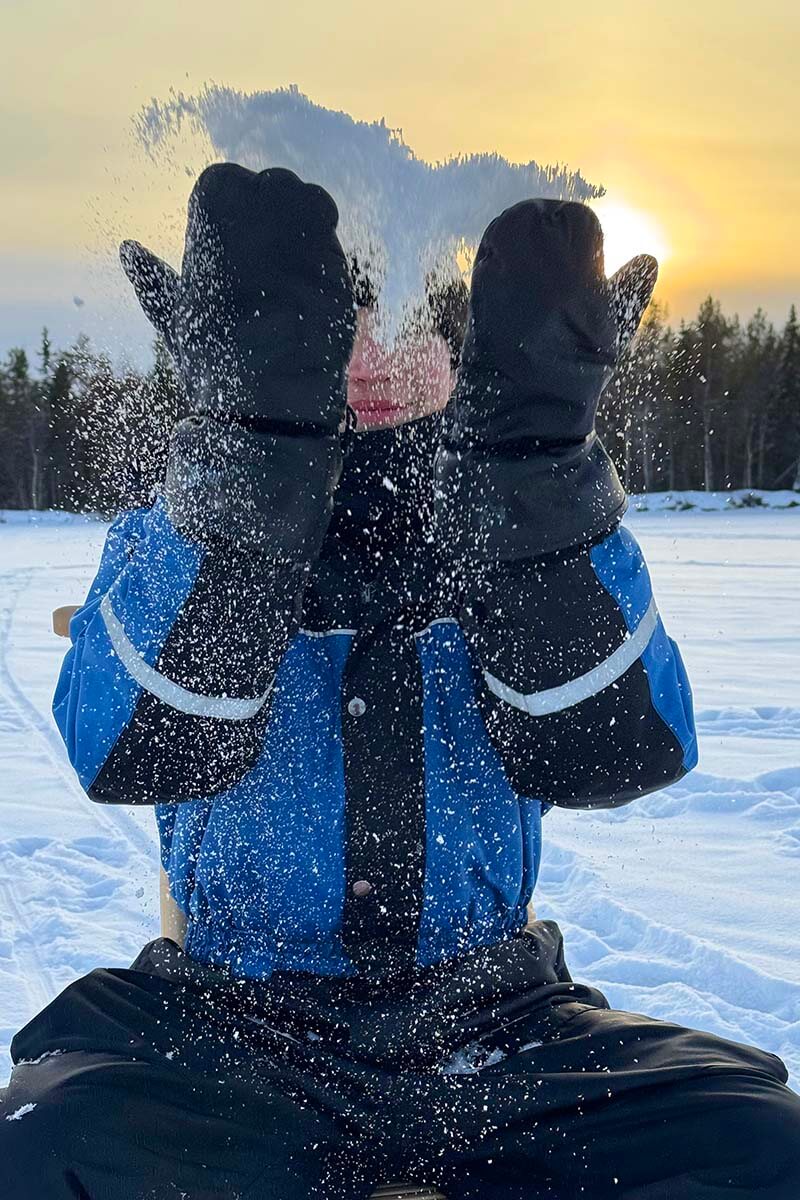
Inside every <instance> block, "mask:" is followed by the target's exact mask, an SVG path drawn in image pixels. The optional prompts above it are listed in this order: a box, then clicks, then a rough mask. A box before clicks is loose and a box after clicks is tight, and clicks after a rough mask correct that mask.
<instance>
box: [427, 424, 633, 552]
mask: <svg viewBox="0 0 800 1200" xmlns="http://www.w3.org/2000/svg"><path fill="white" fill-rule="evenodd" d="M435 475H436V502H435V505H436V521H437V528H438V538H439V539H441V544H442V545H444V546H446V547H447V548H448V549H449V550H450V551H451V552H452V553H453V554H454V555H456V556H458V557H466V558H472V559H478V560H483V561H498V560H509V559H517V558H531V557H536V556H537V555H541V554H549V553H551V552H552V551H555V550H563V549H567V548H568V547H570V546H577V545H580V544H582V543H584V542H589V541H592V540H593V539H594V538H596V537H597V536H598V535H600V534H601V533H603V532H605V531H606V530H608V529H610V528H611V527H613V526H614V525H615V524H616V522H617V521H619V520H620V518H621V517H622V515H623V513H624V512H625V509H626V507H627V498H626V495H625V489H624V488H623V486H622V484H621V483H620V480H619V476H618V475H617V472H616V470H615V468H614V464H613V463H612V462H611V459H610V458H609V457H608V454H607V453H606V451H605V449H604V447H603V444H602V442H601V441H600V439H599V438H598V437H597V435H596V434H590V435H589V437H587V438H586V439H585V440H584V441H583V442H581V443H579V444H577V445H571V446H561V447H557V448H550V449H547V450H545V449H543V448H541V446H537V447H535V448H531V449H529V450H527V451H525V450H517V451H515V452H514V453H509V452H507V451H506V452H502V451H500V450H497V449H491V448H478V447H470V448H468V449H466V450H461V449H458V448H456V447H453V446H448V445H447V444H442V445H441V446H440V447H439V450H438V451H437V455H436V462H435Z"/></svg>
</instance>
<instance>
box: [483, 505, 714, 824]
mask: <svg viewBox="0 0 800 1200" xmlns="http://www.w3.org/2000/svg"><path fill="white" fill-rule="evenodd" d="M463 600H464V603H463V608H462V613H461V619H462V625H463V627H464V629H465V632H466V636H467V640H468V643H469V645H470V649H471V651H472V654H473V658H474V660H475V664H476V675H477V687H478V698H479V703H480V707H481V709H482V712H483V715H484V719H485V722H486V725H487V728H488V730H489V734H490V737H491V739H492V741H493V743H494V745H495V747H496V748H497V750H498V752H499V754H500V757H501V759H502V762H503V765H504V767H505V770H506V772H507V774H508V776H509V778H510V780H511V783H512V786H513V787H514V788H515V789H516V790H517V791H518V792H519V793H521V794H522V795H526V796H534V797H538V798H541V799H542V800H543V801H544V802H546V803H548V804H555V805H560V806H563V807H566V808H598V807H606V808H608V807H613V806H616V805H620V804H625V803H627V802H628V801H630V800H633V799H634V798H635V797H637V796H642V795H645V794H646V793H647V792H652V791H655V790H656V789H658V788H662V787H665V786H667V785H668V784H670V783H673V782H674V781H675V780H677V779H679V778H680V777H681V776H682V775H683V774H685V772H687V771H689V770H691V769H692V767H694V766H695V764H696V762H697V741H696V735H695V729H694V720H693V715H692V698H691V691H690V687H689V682H688V679H687V676H686V672H685V669H684V666H683V663H682V661H681V656H680V653H679V651H678V648H677V646H676V645H675V643H674V642H673V641H671V639H670V638H669V637H668V636H667V634H666V631H665V629H664V626H663V624H662V621H661V618H660V616H659V614H658V610H657V608H656V603H655V600H654V598H653V593H652V588H651V584H650V577H649V573H648V571H647V567H646V565H645V563H644V559H643V557H642V553H641V550H640V549H639V546H638V544H637V542H636V540H635V538H634V537H633V536H632V534H631V533H630V532H629V531H628V530H627V529H624V528H622V527H618V528H616V529H615V530H614V531H613V532H611V533H609V534H608V535H606V536H601V538H600V539H598V540H595V542H594V543H588V544H585V545H581V546H577V547H574V548H572V549H570V550H561V551H557V552H555V553H552V554H546V555H542V556H541V557H539V558H537V559H535V560H532V559H517V560H513V561H500V562H494V563H486V562H484V563H476V564H474V565H473V566H472V567H471V568H469V569H468V572H467V578H466V583H465V588H464V593H463Z"/></svg>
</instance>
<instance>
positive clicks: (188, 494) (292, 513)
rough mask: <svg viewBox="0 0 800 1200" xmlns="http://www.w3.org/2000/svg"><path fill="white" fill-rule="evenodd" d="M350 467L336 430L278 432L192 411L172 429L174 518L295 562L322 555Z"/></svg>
mask: <svg viewBox="0 0 800 1200" xmlns="http://www.w3.org/2000/svg"><path fill="white" fill-rule="evenodd" d="M341 470H342V454H341V450H340V447H339V438H338V437H337V436H336V435H333V434H330V435H320V436H312V435H309V434H302V433H298V434H293V433H291V432H289V433H286V432H281V433H270V432H264V431H253V430H250V429H245V428H243V427H242V426H240V425H236V424H232V423H227V422H222V421H215V420H213V419H211V418H210V417H187V418H186V419H185V420H183V421H181V422H179V423H178V425H177V426H176V427H175V430H174V432H173V435H172V443H171V446H170V453H169V461H168V465H167V477H166V483H165V488H164V497H165V501H166V505H167V510H168V512H169V516H170V519H171V520H172V522H173V524H174V525H175V526H176V527H177V528H178V529H180V530H181V531H182V532H183V533H184V534H186V535H187V536H188V537H190V538H193V539H195V540H197V541H201V542H206V543H207V542H209V541H216V540H224V541H232V542H237V543H240V544H241V545H243V546H251V547H252V548H254V549H257V550H259V551H260V552H262V553H264V554H268V555H270V556H274V557H276V558H281V559H283V560H285V561H288V562H310V561H312V560H313V559H315V558H316V557H317V555H318V554H319V551H320V547H321V545H322V540H323V538H324V536H325V532H326V530H327V527H328V523H329V521H330V517H331V513H332V511H333V493H334V490H335V488H336V484H337V483H338V481H339V476H340V474H341Z"/></svg>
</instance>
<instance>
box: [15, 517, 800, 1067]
mask: <svg viewBox="0 0 800 1200" xmlns="http://www.w3.org/2000/svg"><path fill="white" fill-rule="evenodd" d="M629 524H630V526H631V528H632V529H633V530H634V532H635V533H636V535H637V536H638V537H639V539H640V541H641V542H642V544H643V547H644V550H645V553H646V555H647V557H648V560H649V563H650V566H651V569H652V572H653V575H654V578H655V585H656V594H657V596H658V598H659V602H660V606H661V609H662V612H663V613H664V615H665V618H666V622H667V626H668V629H669V631H670V633H671V634H672V636H673V637H675V638H676V639H677V640H678V641H679V642H680V643H681V645H682V647H683V650H684V654H685V657H686V661H687V665H688V668H689V673H690V675H691V677H692V680H693V684H694V689H695V702H696V707H697V712H698V717H699V729H700V745H701V761H700V767H699V768H698V770H697V771H696V772H695V773H694V774H693V775H691V776H689V777H688V778H687V779H686V780H684V781H683V782H682V783H681V784H679V785H678V786H676V787H673V788H671V789H670V790H669V791H668V792H664V793H660V794H657V795H655V796H650V797H648V798H646V799H644V800H642V801H639V802H638V803H636V804H633V805H631V806H629V807H627V808H624V809H621V810H620V811H618V812H616V813H607V814H596V815H594V814H586V813H583V814H580V813H577V814H568V813H562V812H557V811H554V812H551V813H550V814H549V815H548V816H547V818H546V821H545V846H546V849H545V861H544V867H543V870H542V876H541V881H540V886H539V889H538V890H537V894H536V904H537V910H538V913H539V915H540V916H551V917H555V918H556V919H557V920H558V921H559V922H560V923H561V925H562V927H563V928H564V930H565V933H566V937H567V948H568V951H569V955H568V957H569V961H570V963H571V967H572V971H573V975H574V976H575V977H576V978H581V979H585V980H587V981H590V982H592V983H596V984H597V985H599V986H600V987H601V988H603V989H604V990H605V991H606V992H607V993H608V995H609V997H610V998H611V1001H612V1003H614V1004H616V1005H618V1006H619V1007H627V1008H631V1009H634V1010H638V1011H646V1012H649V1013H652V1014H654V1015H656V1016H659V1017H663V1018H673V1019H676V1020H679V1021H682V1022H686V1023H691V1024H695V1025H698V1026H700V1027H702V1028H704V1029H708V1030H711V1031H713V1032H714V1033H719V1034H723V1035H725V1036H727V1037H731V1038H735V1039H739V1040H747V1041H753V1042H756V1043H758V1044H759V1045H761V1046H763V1047H765V1048H766V1049H769V1050H772V1051H774V1052H776V1053H778V1054H780V1055H782V1056H783V1058H784V1059H786V1061H787V1062H788V1064H789V1067H790V1070H791V1071H792V1075H793V1083H794V1086H795V1087H800V888H798V868H800V683H799V682H798V670H799V669H800V509H794V510H789V511H769V510H766V511H759V510H745V511H737V512H725V511H719V512H700V511H697V510H694V511H687V512H667V511H663V512H647V513H642V512H634V513H633V514H632V515H631V516H630V518H629ZM103 535H104V528H103V526H101V525H99V524H95V523H92V522H88V521H81V520H76V519H73V520H66V521H65V520H63V519H58V518H49V519H48V518H45V519H44V520H42V521H40V522H38V523H35V524H32V523H31V522H30V521H29V520H27V519H24V520H23V519H19V518H18V519H16V520H12V521H10V522H8V523H0V739H1V740H0V1049H1V1050H2V1053H3V1055H5V1052H6V1048H7V1044H8V1041H9V1040H10V1037H11V1035H12V1034H13V1032H14V1031H15V1030H16V1029H17V1028H18V1027H19V1026H21V1025H22V1024H23V1023H24V1022H25V1021H26V1020H27V1019H28V1018H29V1017H31V1016H32V1015H33V1014H34V1013H35V1012H36V1011H37V1010H38V1009H40V1008H41V1007H42V1006H43V1005H44V1004H45V1003H46V1002H47V1001H48V1000H49V999H50V998H51V997H52V996H54V995H55V994H56V993H57V992H58V991H59V990H60V989H61V988H62V987H64V985H65V984H67V983H69V982H70V980H72V979H74V978H75V977H76V976H78V975H80V974H83V973H84V972H86V971H88V970H90V969H91V968H92V967H94V966H96V965H99V964H104V965H127V964H128V963H129V962H130V960H131V959H132V957H133V956H134V954H135V953H136V951H137V950H138V949H139V947H140V946H141V944H142V943H143V942H145V941H146V940H147V939H149V938H151V937H153V936H154V935H155V934H156V933H157V887H156V883H157V876H156V861H157V858H156V840H155V831H154V823H153V819H152V814H151V813H150V812H149V810H146V809H145V810H141V811H129V810H127V809H123V808H113V807H103V806H98V805H93V804H92V803H90V801H88V800H87V799H86V798H85V796H83V794H82V792H81V791H80V789H79V788H78V786H77V784H76V783H75V781H74V779H73V777H72V773H71V771H70V768H69V766H68V765H67V762H66V759H65V756H64V753H63V750H62V746H61V741H60V738H59V736H58V733H57V732H56V729H55V727H54V725H53V722H52V719H51V717H50V698H51V695H52V691H53V687H54V683H55V679H56V675H57V672H58V668H59V664H60V661H61V657H62V655H63V653H64V649H65V644H64V643H63V642H61V641H59V639H57V638H55V637H54V636H53V635H52V634H51V633H50V632H49V630H50V610H51V609H52V608H54V607H56V606H57V605H60V604H68V603H78V602H79V601H80V600H81V599H82V598H83V594H84V592H85V590H86V587H87V584H88V582H89V580H90V578H91V575H92V572H93V568H94V564H95V563H96V561H97V558H98V555H99V551H100V546H101V543H102V539H103ZM6 1067H7V1060H6V1059H5V1058H4V1059H3V1062H2V1063H0V1079H4V1077H5V1073H6Z"/></svg>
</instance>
